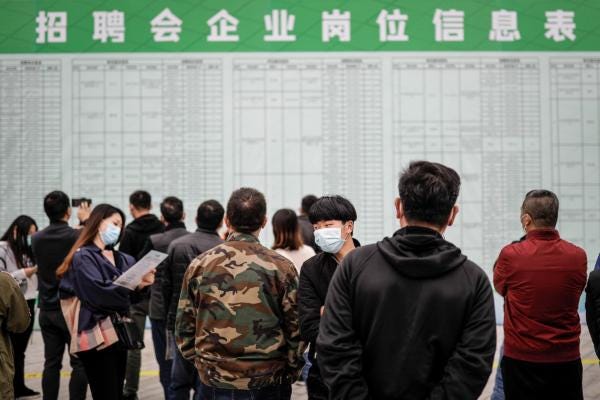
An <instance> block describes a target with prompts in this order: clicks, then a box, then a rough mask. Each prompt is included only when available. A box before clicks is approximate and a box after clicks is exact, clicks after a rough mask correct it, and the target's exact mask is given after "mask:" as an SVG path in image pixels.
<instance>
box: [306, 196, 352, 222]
mask: <svg viewBox="0 0 600 400" xmlns="http://www.w3.org/2000/svg"><path fill="white" fill-rule="evenodd" d="M356 218H357V215H356V209H355V208H354V206H353V205H352V203H350V201H349V200H348V199H346V198H344V197H342V196H337V195H336V196H323V197H320V198H319V199H318V200H317V201H315V203H314V204H313V205H312V206H311V207H310V211H309V212H308V219H309V220H310V223H311V224H316V223H317V222H319V221H329V220H340V221H342V222H346V221H356Z"/></svg>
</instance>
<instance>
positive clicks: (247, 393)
mask: <svg viewBox="0 0 600 400" xmlns="http://www.w3.org/2000/svg"><path fill="white" fill-rule="evenodd" d="M200 390H201V393H202V400H290V399H291V398H292V385H277V386H268V387H265V388H262V389H250V390H238V389H219V388H216V387H212V386H207V385H205V384H203V383H200Z"/></svg>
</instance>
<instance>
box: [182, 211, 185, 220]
mask: <svg viewBox="0 0 600 400" xmlns="http://www.w3.org/2000/svg"><path fill="white" fill-rule="evenodd" d="M185 217H186V215H185V212H184V213H183V215H182V216H181V220H182V221H185Z"/></svg>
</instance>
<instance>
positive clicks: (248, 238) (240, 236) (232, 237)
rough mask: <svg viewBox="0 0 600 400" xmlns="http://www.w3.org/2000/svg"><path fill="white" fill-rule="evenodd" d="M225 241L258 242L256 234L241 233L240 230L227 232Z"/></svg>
mask: <svg viewBox="0 0 600 400" xmlns="http://www.w3.org/2000/svg"><path fill="white" fill-rule="evenodd" d="M227 241H228V242H233V241H237V242H250V243H260V242H259V240H258V238H257V237H256V236H254V235H251V234H249V233H241V232H233V233H231V234H229V236H228V237H227Z"/></svg>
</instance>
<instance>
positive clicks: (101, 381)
mask: <svg viewBox="0 0 600 400" xmlns="http://www.w3.org/2000/svg"><path fill="white" fill-rule="evenodd" d="M77 355H78V356H79V358H80V359H81V362H82V363H83V367H84V368H85V374H86V375H87V378H88V382H89V384H90V390H91V392H92V398H93V399H96V400H108V399H110V400H119V399H122V398H123V384H124V382H125V368H126V367H127V350H126V349H124V348H123V347H122V346H121V344H120V343H118V342H117V343H115V344H113V345H112V346H109V347H107V348H106V349H103V350H88V351H82V352H80V353H77Z"/></svg>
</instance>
